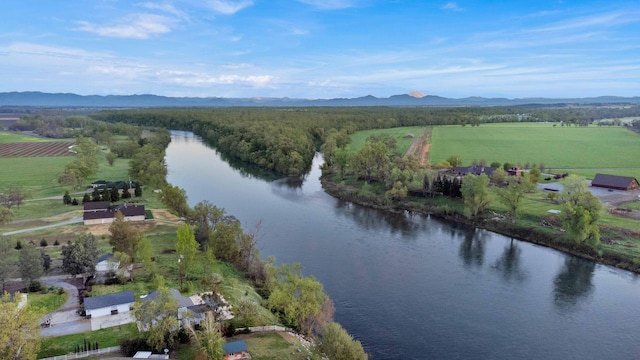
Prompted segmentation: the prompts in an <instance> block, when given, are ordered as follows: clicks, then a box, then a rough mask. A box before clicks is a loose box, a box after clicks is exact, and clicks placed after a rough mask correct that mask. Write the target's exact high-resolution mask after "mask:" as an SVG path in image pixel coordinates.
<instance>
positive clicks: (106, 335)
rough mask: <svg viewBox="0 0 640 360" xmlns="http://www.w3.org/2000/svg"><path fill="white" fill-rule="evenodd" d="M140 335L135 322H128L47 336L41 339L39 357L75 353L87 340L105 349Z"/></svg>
mask: <svg viewBox="0 0 640 360" xmlns="http://www.w3.org/2000/svg"><path fill="white" fill-rule="evenodd" d="M137 335H138V328H137V327H136V325H135V324H127V325H121V326H116V327H112V328H107V329H101V330H96V331H88V332H85V333H81V334H73V335H64V336H57V337H46V338H42V339H41V341H40V351H39V352H38V358H44V357H52V356H60V355H65V354H69V353H73V352H74V350H75V348H76V346H82V345H84V342H85V340H86V341H87V342H90V343H92V344H95V343H96V342H97V343H98V347H99V348H101V349H103V348H107V347H111V346H116V345H120V340H121V339H127V338H129V339H130V338H134V337H136V336H137Z"/></svg>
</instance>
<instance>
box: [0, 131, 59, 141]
mask: <svg viewBox="0 0 640 360" xmlns="http://www.w3.org/2000/svg"><path fill="white" fill-rule="evenodd" d="M47 141H60V139H56V140H52V139H46V138H41V137H37V136H29V135H23V134H16V133H11V132H0V143H17V142H47Z"/></svg>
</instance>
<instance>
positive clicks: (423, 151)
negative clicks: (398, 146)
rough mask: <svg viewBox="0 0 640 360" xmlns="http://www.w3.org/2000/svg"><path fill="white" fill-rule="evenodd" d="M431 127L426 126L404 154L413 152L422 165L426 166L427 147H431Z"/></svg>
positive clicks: (427, 159)
mask: <svg viewBox="0 0 640 360" xmlns="http://www.w3.org/2000/svg"><path fill="white" fill-rule="evenodd" d="M430 141H431V129H430V128H426V129H425V130H424V132H423V133H422V135H420V136H418V137H417V138H416V139H415V140H413V143H412V144H411V146H409V149H408V150H407V153H406V154H405V155H410V154H413V155H415V156H417V157H418V159H420V163H421V164H422V166H426V165H427V164H428V163H429V148H430V147H431V144H430Z"/></svg>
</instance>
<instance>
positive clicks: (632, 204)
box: [622, 200, 640, 210]
mask: <svg viewBox="0 0 640 360" xmlns="http://www.w3.org/2000/svg"><path fill="white" fill-rule="evenodd" d="M622 207H624V208H627V209H635V210H640V200H639V201H633V202H629V203H626V204H624V205H623V206H622Z"/></svg>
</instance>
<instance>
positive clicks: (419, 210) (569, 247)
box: [320, 167, 640, 274]
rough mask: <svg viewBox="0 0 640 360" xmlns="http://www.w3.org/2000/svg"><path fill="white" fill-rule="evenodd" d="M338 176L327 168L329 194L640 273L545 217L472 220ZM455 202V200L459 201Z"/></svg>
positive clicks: (634, 264) (637, 263) (626, 259)
mask: <svg viewBox="0 0 640 360" xmlns="http://www.w3.org/2000/svg"><path fill="white" fill-rule="evenodd" d="M335 175H336V173H335V172H334V171H332V170H331V169H330V168H327V167H323V169H322V176H321V177H320V183H321V184H322V188H323V189H324V191H325V192H326V193H327V194H329V195H331V196H333V197H335V198H338V199H341V200H345V201H349V202H352V203H355V204H358V205H362V206H367V207H371V208H375V209H379V210H384V211H391V212H410V213H415V214H421V215H425V216H434V217H437V218H440V219H443V220H447V221H452V222H456V223H462V224H465V225H466V226H473V227H476V228H480V229H485V230H489V231H492V232H495V233H498V234H501V235H504V236H508V237H511V238H514V239H517V240H521V241H526V242H529V243H533V244H536V245H542V246H545V247H549V248H552V249H555V250H558V251H562V252H564V253H567V254H571V255H574V256H578V257H581V258H584V259H587V260H591V261H594V262H597V263H599V264H603V265H609V266H614V267H617V268H619V269H623V270H628V271H632V272H634V273H638V274H640V259H637V258H635V257H632V256H628V255H626V254H623V253H620V252H613V251H611V250H610V249H605V248H603V247H602V246H601V247H600V248H598V249H596V248H593V247H590V246H587V245H583V244H576V243H575V242H572V241H571V240H567V239H565V237H564V231H563V230H562V229H561V228H560V227H559V226H554V225H553V224H550V223H549V222H548V221H546V220H545V219H539V222H540V223H541V224H540V225H525V226H523V225H519V224H514V223H511V222H509V221H508V220H506V219H505V218H504V217H501V216H496V217H492V218H487V217H485V218H482V219H480V220H476V221H472V220H470V219H468V218H467V217H465V216H464V215H463V214H462V212H461V210H459V209H458V208H457V207H456V206H449V205H447V204H429V203H426V202H420V201H417V200H418V199H419V198H411V197H409V198H407V199H404V200H399V201H390V200H388V199H386V198H385V196H384V194H374V193H373V192H369V193H368V194H367V196H366V197H363V196H362V195H361V194H359V192H360V188H359V187H357V186H354V185H346V184H344V183H340V184H338V183H336V182H334V181H333V177H334V176H335ZM420 199H424V198H420ZM451 201H452V202H454V201H455V200H451ZM460 208H461V207H460ZM542 224H545V225H546V226H543V225H542ZM607 230H608V231H609V232H612V233H613V234H614V236H615V235H620V236H626V235H628V234H625V232H626V231H625V230H624V229H616V228H607Z"/></svg>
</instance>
